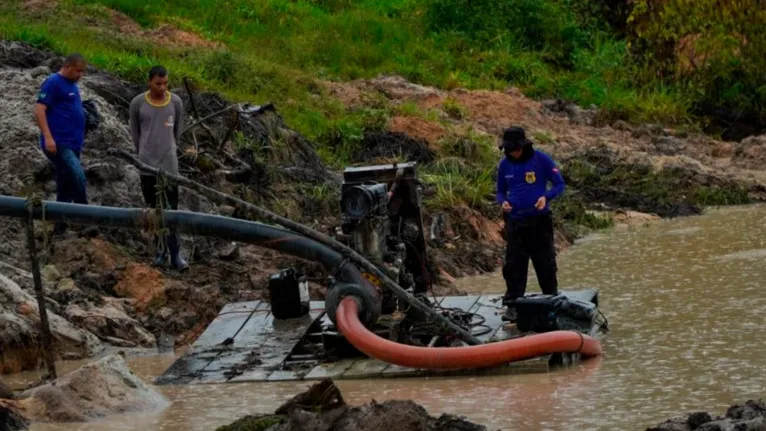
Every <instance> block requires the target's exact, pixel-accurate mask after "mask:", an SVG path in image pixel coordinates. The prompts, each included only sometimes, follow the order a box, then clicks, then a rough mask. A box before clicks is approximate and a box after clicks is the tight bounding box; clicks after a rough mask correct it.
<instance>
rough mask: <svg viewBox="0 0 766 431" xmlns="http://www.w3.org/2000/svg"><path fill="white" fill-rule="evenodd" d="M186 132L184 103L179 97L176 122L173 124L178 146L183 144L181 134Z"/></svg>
mask: <svg viewBox="0 0 766 431" xmlns="http://www.w3.org/2000/svg"><path fill="white" fill-rule="evenodd" d="M183 131H184V102H183V101H182V100H181V98H180V97H179V98H178V99H177V102H176V121H175V123H174V124H173V133H174V134H175V136H176V145H179V144H180V143H181V133H183Z"/></svg>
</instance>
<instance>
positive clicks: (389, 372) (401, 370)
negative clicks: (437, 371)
mask: <svg viewBox="0 0 766 431" xmlns="http://www.w3.org/2000/svg"><path fill="white" fill-rule="evenodd" d="M424 374H426V370H422V369H418V368H408V367H402V366H400V365H395V364H390V365H389V366H387V367H386V369H384V370H383V371H382V372H381V373H380V375H381V377H417V376H422V375H424Z"/></svg>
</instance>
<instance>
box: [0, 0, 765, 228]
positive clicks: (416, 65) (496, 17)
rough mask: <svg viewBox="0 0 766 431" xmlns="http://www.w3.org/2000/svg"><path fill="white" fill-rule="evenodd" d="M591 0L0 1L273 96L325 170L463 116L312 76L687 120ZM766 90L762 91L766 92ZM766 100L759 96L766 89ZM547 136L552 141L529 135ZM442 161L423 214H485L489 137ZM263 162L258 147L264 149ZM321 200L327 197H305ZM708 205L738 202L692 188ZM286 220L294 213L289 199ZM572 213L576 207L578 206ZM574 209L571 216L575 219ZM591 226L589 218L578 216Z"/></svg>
mask: <svg viewBox="0 0 766 431" xmlns="http://www.w3.org/2000/svg"><path fill="white" fill-rule="evenodd" d="M599 4H600V3H599V2H596V1H594V0H508V1H504V2H496V1H490V0H473V1H468V0H425V1H416V0H358V1H354V2H352V1H350V0H322V1H320V0H227V1H219V0H183V1H182V0H167V1H163V2H145V1H142V0H96V1H92V0H59V1H58V2H56V3H55V5H56V6H55V7H54V8H52V9H47V10H45V9H44V10H42V11H37V12H29V11H25V10H24V7H23V6H22V2H21V1H20V0H10V1H5V2H2V3H1V4H0V37H2V38H4V39H15V40H24V41H27V42H30V43H32V44H34V45H36V46H39V47H43V48H48V49H53V50H55V51H58V52H61V53H67V52H71V51H78V52H81V53H82V54H84V55H85V56H86V58H87V59H88V60H89V61H90V62H91V63H92V64H94V65H95V66H97V67H100V68H103V69H106V70H108V71H111V72H113V73H116V74H118V75H119V76H121V77H123V78H125V79H128V80H132V81H137V82H142V81H144V80H145V75H146V73H147V71H148V70H149V68H150V67H151V66H152V65H154V64H157V63H161V64H164V65H165V66H167V67H168V68H169V70H170V72H171V85H173V86H180V79H181V78H182V77H184V76H187V77H189V78H191V79H192V81H194V82H195V83H196V84H197V85H198V86H200V87H203V88H205V89H207V90H213V91H220V92H222V93H223V94H224V95H225V96H226V97H228V98H229V99H231V100H234V101H244V100H247V101H251V102H253V103H264V102H274V103H276V104H277V106H278V109H279V111H280V113H281V114H282V116H283V117H284V118H285V121H286V122H287V124H289V125H290V127H293V128H295V129H296V130H298V131H299V132H300V133H302V134H303V135H305V136H306V137H308V138H309V139H311V140H313V141H315V142H317V144H318V148H317V151H318V153H319V154H320V156H321V157H322V159H323V161H324V162H325V163H327V164H328V165H329V166H330V167H332V168H336V169H337V168H341V167H342V166H344V165H346V164H348V163H349V162H350V161H351V160H352V156H353V155H354V154H355V153H356V152H357V151H359V149H360V143H361V141H362V138H363V136H364V133H365V132H366V131H370V130H377V129H381V128H384V127H385V125H386V124H387V122H388V121H389V120H390V118H391V117H392V116H393V115H396V114H400V115H401V114H404V115H411V116H419V117H422V118H426V119H429V120H432V121H433V120H438V121H440V122H442V123H443V124H445V125H449V120H450V119H454V120H459V119H461V118H464V117H465V115H466V114H467V111H466V110H465V108H464V107H463V106H461V105H460V104H459V103H457V102H456V101H455V100H452V99H448V100H447V101H446V102H445V103H444V105H443V106H442V107H441V108H442V110H443V111H444V113H445V114H446V115H447V117H448V118H440V117H439V116H438V115H437V114H436V113H435V111H427V112H424V111H422V110H420V109H419V108H418V106H417V105H415V104H414V103H411V102H409V103H404V104H402V105H399V106H397V107H390V106H389V105H388V104H387V103H386V101H385V97H384V96H383V95H372V96H370V98H369V99H368V100H366V105H367V107H366V108H365V109H360V110H354V111H351V110H347V109H346V108H345V107H344V106H342V105H341V104H340V103H339V102H337V101H335V100H333V99H331V98H329V97H327V95H326V94H325V90H324V89H323V87H322V86H321V85H319V84H318V80H350V79H357V78H371V77H375V76H377V75H379V74H382V73H385V74H390V73H397V74H401V75H403V76H404V77H406V78H407V79H409V80H411V81H413V82H417V83H420V84H424V85H434V86H437V87H441V88H445V89H452V88H456V87H465V88H468V89H477V88H486V89H505V88H507V87H509V86H516V87H519V88H520V89H521V90H522V91H523V92H524V93H525V94H526V95H528V96H530V97H561V98H566V99H568V100H572V101H574V102H576V103H578V104H580V105H583V106H589V105H591V104H595V105H597V106H598V107H599V108H600V112H601V116H602V118H604V119H609V120H614V119H624V120H629V121H635V122H645V121H651V122H670V123H676V124H678V123H688V122H690V115H689V112H690V109H691V108H692V106H693V102H694V100H695V99H694V98H695V97H698V96H699V94H696V93H694V92H693V91H689V89H688V88H686V87H684V86H682V85H675V86H674V85H672V83H668V82H661V81H659V80H654V81H648V82H647V81H645V80H644V81H642V82H643V83H639V81H638V80H637V79H636V77H637V76H639V75H640V73H639V72H641V70H640V69H639V68H638V66H637V64H638V63H637V62H635V61H633V59H632V58H631V55H630V50H629V47H628V42H627V40H626V39H622V38H620V37H618V36H617V35H615V34H614V32H613V31H611V30H610V29H609V27H608V25H605V24H604V20H603V17H602V16H601V15H600V14H602V13H603V11H601V9H600V6H599ZM113 11H119V12H121V13H123V14H125V15H127V16H128V17H130V18H131V19H132V20H133V21H135V22H136V23H137V24H138V25H139V26H141V27H142V28H143V29H145V30H150V29H153V28H156V27H157V26H159V25H161V24H171V25H173V26H175V27H177V28H179V29H182V30H186V31H190V32H194V33H196V34H198V35H200V36H201V37H203V38H205V39H207V40H209V41H215V42H219V43H220V44H221V45H222V48H220V49H211V48H202V47H199V48H195V47H171V46H169V45H167V44H164V43H162V40H147V39H144V40H141V39H137V38H136V37H134V36H132V35H129V34H122V33H120V32H117V31H114V30H115V28H116V27H115V24H114V20H113V18H112V15H113V13H114V12H113ZM764 88H766V87H764ZM764 93H765V94H766V91H765V92H764ZM535 138H536V139H538V140H540V141H542V142H551V143H553V142H555V141H554V139H553V137H552V136H548V135H545V134H541V135H537V136H535ZM442 148H443V150H442V154H440V157H442V159H441V160H440V161H439V162H437V163H436V164H434V165H433V166H429V167H427V168H426V171H425V176H426V179H427V182H428V183H429V184H431V185H432V186H433V188H434V190H435V192H434V194H433V196H430V197H429V199H428V205H429V207H431V208H432V209H441V208H448V207H453V206H456V205H469V206H471V207H474V208H477V209H486V205H487V202H488V197H491V195H492V192H493V188H494V178H493V176H492V172H493V170H494V167H495V165H496V163H497V157H498V154H497V151H496V148H494V147H493V142H492V140H491V139H488V138H483V137H481V136H478V135H475V134H473V133H472V132H470V131H469V132H468V133H467V134H464V135H463V136H457V135H455V136H450V137H448V138H445V141H444V142H443V143H442ZM263 157H265V155H264V156H263ZM308 193H309V196H310V197H311V199H312V200H314V201H316V202H320V203H322V205H329V202H330V201H331V199H329V198H328V196H330V195H329V194H328V191H323V190H311V191H308ZM696 199H698V200H699V201H703V202H719V201H728V200H730V199H735V200H736V199H739V198H737V197H736V196H735V197H734V198H732V197H730V196H722V195H721V193H720V192H719V191H714V190H712V191H700V192H698V194H697V195H696ZM281 210H282V212H283V213H284V214H292V213H293V212H295V211H296V209H295V208H293V207H292V206H290V205H285V207H284V208H281ZM577 213H578V214H579V213H580V212H577ZM578 217H579V216H578ZM591 222H592V223H596V222H595V221H591V220H585V221H584V223H586V224H588V223H591Z"/></svg>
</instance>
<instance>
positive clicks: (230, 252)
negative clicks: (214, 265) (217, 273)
mask: <svg viewBox="0 0 766 431" xmlns="http://www.w3.org/2000/svg"><path fill="white" fill-rule="evenodd" d="M218 257H219V258H220V259H221V260H236V259H237V258H239V244H237V243H236V242H232V243H230V244H228V245H227V246H226V247H225V248H224V249H223V250H221V252H220V253H218Z"/></svg>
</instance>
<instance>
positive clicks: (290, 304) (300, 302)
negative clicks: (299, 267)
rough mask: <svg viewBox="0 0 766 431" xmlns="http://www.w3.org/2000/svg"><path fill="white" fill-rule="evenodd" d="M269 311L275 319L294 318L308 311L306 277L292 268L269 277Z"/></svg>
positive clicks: (309, 304) (308, 301)
mask: <svg viewBox="0 0 766 431" xmlns="http://www.w3.org/2000/svg"><path fill="white" fill-rule="evenodd" d="M269 297H270V298H271V313H272V314H273V315H274V318H275V319H296V318H299V317H303V316H305V315H307V314H308V313H309V309H310V306H311V303H310V298H309V286H308V281H307V279H306V277H305V276H304V275H302V274H299V273H298V272H296V271H295V269H293V268H288V269H285V270H282V271H280V272H278V273H276V274H273V275H272V276H271V277H269Z"/></svg>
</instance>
